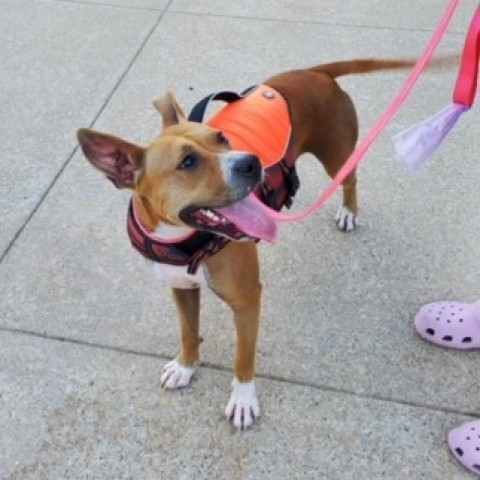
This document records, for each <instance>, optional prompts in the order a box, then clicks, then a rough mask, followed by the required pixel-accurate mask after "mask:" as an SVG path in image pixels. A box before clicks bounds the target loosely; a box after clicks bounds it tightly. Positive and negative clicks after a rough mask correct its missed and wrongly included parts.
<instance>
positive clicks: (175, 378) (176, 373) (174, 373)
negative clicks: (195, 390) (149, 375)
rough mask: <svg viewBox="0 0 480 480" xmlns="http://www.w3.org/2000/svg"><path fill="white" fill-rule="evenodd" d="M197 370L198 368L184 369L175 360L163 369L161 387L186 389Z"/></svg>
mask: <svg viewBox="0 0 480 480" xmlns="http://www.w3.org/2000/svg"><path fill="white" fill-rule="evenodd" d="M196 370H197V367H196V366H193V367H183V366H182V365H180V364H179V363H178V360H177V359H176V358H175V359H173V360H172V361H170V362H168V363H167V364H166V365H165V366H164V367H163V372H162V376H161V377H160V385H161V386H162V387H163V388H169V389H175V388H185V387H186V386H187V385H188V384H189V383H190V381H191V379H192V377H193V374H194V373H195V371H196Z"/></svg>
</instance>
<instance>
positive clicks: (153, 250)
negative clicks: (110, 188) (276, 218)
mask: <svg viewBox="0 0 480 480" xmlns="http://www.w3.org/2000/svg"><path fill="white" fill-rule="evenodd" d="M412 64H413V62H410V61H389V60H355V61H348V62H337V63H332V64H327V65H320V66H317V67H313V68H309V69H305V70H294V71H289V72H286V73H282V74H280V75H277V76H274V77H272V78H270V79H269V80H267V81H266V82H265V86H264V88H266V91H263V92H262V95H263V97H264V99H266V100H270V99H273V98H274V97H278V96H280V97H281V99H282V101H284V102H285V105H286V106H287V107H286V108H287V109H288V115H289V120H290V123H291V132H290V135H289V138H288V141H287V143H286V150H285V152H283V153H284V159H286V163H285V165H287V167H288V166H290V167H292V168H290V167H288V168H287V169H282V174H284V175H283V177H282V178H283V180H285V181H286V182H288V181H290V182H291V180H292V170H293V167H294V164H295V160H296V159H297V158H298V157H299V156H300V155H302V154H303V153H305V152H309V153H312V154H313V155H315V156H316V157H317V158H318V159H319V160H320V161H321V162H322V163H323V165H324V167H325V169H326V171H327V173H328V174H329V175H330V176H331V177H333V176H335V174H336V173H337V172H338V171H339V169H340V168H341V167H342V165H343V164H344V162H345V160H346V159H347V158H348V157H349V156H350V154H351V153H352V151H353V150H354V147H355V143H356V141H357V134H358V127H357V117H356V114H355V109H354V106H353V103H352V101H351V100H350V97H349V96H348V95H347V94H346V93H345V92H344V91H343V90H342V89H341V88H340V87H339V86H338V84H337V83H336V81H335V78H336V77H338V76H341V75H346V74H352V73H365V72H370V71H374V70H385V69H397V68H405V67H409V66H412ZM252 95H254V93H252ZM252 98H253V97H252ZM260 101H261V99H260ZM154 103H155V106H156V108H157V110H158V111H159V112H160V114H161V116H162V119H163V130H162V132H161V133H160V135H159V136H158V137H157V138H155V139H154V140H153V141H152V142H151V143H150V144H149V145H148V146H147V147H145V148H144V147H140V146H137V145H134V144H132V143H129V142H127V141H125V140H122V139H120V138H117V137H114V136H112V135H108V134H105V133H101V132H97V131H94V130H89V129H80V130H79V131H78V140H79V142H80V144H81V147H82V149H83V152H84V154H85V156H86V157H87V159H88V160H89V161H90V162H91V163H92V164H93V166H95V167H96V168H98V169H100V170H101V171H103V172H104V173H105V174H106V175H107V177H108V178H109V179H110V180H112V181H113V182H114V183H115V185H116V186H117V187H119V188H123V187H127V188H130V189H132V193H133V194H132V203H131V207H130V214H129V233H130V238H131V240H132V244H133V245H134V246H135V247H136V248H137V249H138V250H140V252H141V253H143V254H144V255H146V256H147V257H149V258H151V259H154V260H156V261H157V263H156V267H157V269H158V270H159V271H160V274H161V275H162V276H163V277H166V278H167V280H168V281H169V283H170V285H171V286H172V288H173V296H174V298H175V302H176V306H177V309H178V313H179V317H180V325H181V335H182V348H181V350H180V353H179V354H178V356H177V357H176V359H174V360H172V361H171V362H169V363H168V364H167V365H166V366H165V367H164V370H163V374H162V377H161V384H162V386H163V387H165V388H180V387H185V386H187V385H188V384H189V382H190V380H191V378H192V376H193V374H194V372H195V369H196V365H197V363H198V361H199V352H198V350H199V344H200V342H201V338H200V337H199V334H198V329H199V304H200V292H199V288H197V287H199V286H200V285H206V286H208V287H209V288H211V289H212V290H213V291H214V292H215V293H216V294H217V295H218V296H219V297H220V298H221V299H222V300H224V301H225V302H226V303H227V304H228V305H229V306H230V307H231V308H232V310H233V313H234V319H235V327H236V330H237V352H236V362H235V370H234V374H235V375H234V379H233V384H232V393H231V397H230V400H229V402H228V405H227V408H226V412H225V413H226V415H227V417H228V418H229V419H232V420H233V423H234V425H235V426H237V427H239V428H247V427H249V426H250V425H251V424H252V423H253V421H254V420H255V418H256V417H258V416H259V413H260V411H259V405H258V400H257V395H256V391H255V384H254V376H255V350H256V344H257V336H258V325H259V314H260V295H261V285H260V281H259V267H258V259H257V249H256V243H255V242H253V241H247V242H245V241H228V240H227V239H226V237H228V238H230V239H234V240H245V239H247V240H248V239H249V238H250V239H251V237H263V238H268V237H269V235H270V234H269V233H268V232H267V231H265V232H264V234H265V235H262V233H260V234H258V235H255V234H253V235H252V234H251V233H245V230H241V229H240V228H238V224H236V223H235V222H233V223H232V221H231V220H230V217H229V215H227V213H228V210H229V206H231V205H233V206H234V208H237V207H236V206H237V205H241V204H242V202H241V201H242V199H244V198H246V197H247V196H248V195H249V194H250V192H252V191H253V190H255V189H257V190H256V191H257V194H258V195H259V196H260V198H262V199H263V200H264V201H266V200H265V199H266V195H267V194H268V193H269V192H268V191H267V192H264V191H259V190H258V188H259V187H258V185H259V184H262V185H263V184H265V183H266V182H267V181H268V179H269V178H270V177H271V178H273V177H274V173H275V172H274V171H273V170H272V172H271V175H269V168H267V169H266V176H265V177H264V173H263V170H264V169H263V168H262V164H261V163H260V160H262V158H260V159H259V157H261V155H259V154H258V153H257V152H252V151H238V148H235V147H234V146H233V147H232V144H231V143H230V142H231V139H230V138H229V135H228V133H225V132H223V133H222V132H221V131H219V130H218V128H215V127H213V126H211V125H206V124H203V123H194V122H190V121H187V120H186V117H185V114H184V113H183V111H182V109H181V108H180V106H179V105H178V103H177V101H176V100H175V97H174V95H173V94H172V93H167V94H166V96H165V97H163V98H162V99H161V100H157V101H156V102H154ZM272 105H273V103H272ZM226 108H227V107H226ZM281 108H283V107H281ZM239 120H241V119H239ZM276 121H277V119H276V118H274V119H273V121H272V123H271V125H274V124H275V122H276ZM282 121H283V120H282ZM267 122H268V120H267ZM214 123H215V122H214ZM224 133H225V135H224ZM256 133H257V132H255V134H256ZM226 137H227V138H228V139H227V138H226ZM232 143H233V142H232ZM272 168H273V167H272ZM293 173H294V171H293ZM290 186H291V185H290ZM284 190H285V189H284ZM287 190H288V189H287ZM294 190H295V189H294V188H293V191H292V189H290V190H288V191H287V194H286V196H285V195H283V197H282V199H281V200H280V203H278V202H277V204H275V202H273V203H270V202H266V203H270V205H271V206H273V207H274V208H280V207H281V206H282V205H284V204H287V203H288V201H289V200H290V199H291V198H290V197H291V196H293V194H294V193H295V192H294ZM283 193H285V191H284V192H283ZM248 205H250V206H252V205H251V204H248ZM225 207H227V208H225ZM247 208H249V207H247ZM252 212H253V206H252ZM356 214H357V196H356V175H355V172H352V173H351V174H350V175H349V176H348V177H347V178H346V180H345V182H344V184H343V204H342V206H341V208H340V210H339V213H338V214H337V217H336V221H337V225H338V226H339V228H340V229H342V230H345V231H348V230H352V229H353V228H354V227H355V218H356ZM248 215H249V214H248V212H247V216H248ZM255 215H257V213H255V214H254V213H252V214H251V217H252V218H257V217H255ZM257 220H258V222H260V224H262V222H264V223H265V224H264V225H263V226H261V227H260V230H258V229H257V230H255V229H254V230H255V232H258V231H261V230H262V229H263V230H268V229H271V228H274V227H272V225H271V223H269V222H268V220H267V219H265V216H264V213H262V212H260V213H258V218H257ZM265 225H266V226H265ZM245 228H247V226H246V227H245ZM270 236H271V235H270ZM195 243H197V244H198V245H197V247H195V245H194V244H195ZM192 249H193V250H192ZM197 250H198V251H199V252H200V253H198V251H197ZM187 267H188V270H187Z"/></svg>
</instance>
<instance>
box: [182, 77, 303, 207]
mask: <svg viewBox="0 0 480 480" xmlns="http://www.w3.org/2000/svg"><path fill="white" fill-rule="evenodd" d="M212 100H223V101H225V102H227V103H228V104H227V105H226V106H224V107H223V108H222V109H221V110H220V111H219V112H217V113H216V114H215V115H213V116H212V118H210V119H209V120H208V121H207V122H206V123H207V125H210V126H211V127H213V128H216V129H218V130H220V131H221V132H222V133H223V134H224V135H225V136H226V137H227V138H228V141H229V142H230V145H231V146H232V148H233V149H234V150H238V151H241V152H250V153H253V154H255V155H256V156H257V157H258V158H259V159H260V162H261V163H262V166H263V168H264V169H265V180H264V182H263V183H262V184H261V185H260V186H259V187H258V189H257V192H256V193H257V195H258V197H259V198H260V200H262V202H263V203H265V204H266V205H268V206H269V207H270V208H273V209H274V210H280V209H281V208H282V207H283V206H286V207H287V208H288V207H290V206H291V204H292V200H293V197H294V195H295V193H296V191H297V189H298V186H299V181H298V177H297V175H296V172H295V160H296V159H295V158H292V155H290V154H289V146H290V138H291V133H292V126H291V121H290V112H289V108H288V103H287V101H286V100H285V98H284V97H283V96H282V95H281V94H280V93H279V92H277V91H276V90H275V89H273V88H272V87H269V86H268V85H259V86H257V87H251V88H249V89H247V90H246V91H245V92H243V93H242V94H241V95H238V94H236V93H233V92H220V93H215V94H212V95H209V96H208V97H205V98H204V99H203V100H201V101H200V102H199V103H197V105H195V107H193V109H192V112H191V113H190V115H189V117H188V119H189V120H190V121H195V122H201V121H203V116H204V113H205V110H206V108H207V106H208V104H209V103H210V101H212Z"/></svg>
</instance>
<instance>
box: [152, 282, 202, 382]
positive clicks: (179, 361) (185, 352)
mask: <svg viewBox="0 0 480 480" xmlns="http://www.w3.org/2000/svg"><path fill="white" fill-rule="evenodd" d="M172 291H173V297H174V299H175V304H176V306H177V310H178V314H179V317H180V327H181V330H182V350H181V351H180V353H179V354H178V356H177V358H175V359H174V360H172V361H171V362H168V363H167V364H166V365H165V366H164V367H163V372H162V376H161V378H160V383H161V385H162V387H164V388H183V387H186V386H187V385H188V384H189V383H190V381H191V379H192V377H193V374H194V373H195V370H196V368H197V363H198V359H199V355H198V347H199V345H200V343H201V341H202V339H201V338H200V337H199V336H198V327H199V313H200V289H199V288H192V289H181V288H173V289H172Z"/></svg>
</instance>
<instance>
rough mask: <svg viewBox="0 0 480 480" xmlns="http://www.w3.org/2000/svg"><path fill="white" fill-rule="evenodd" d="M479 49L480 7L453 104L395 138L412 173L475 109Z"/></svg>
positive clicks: (400, 156)
mask: <svg viewBox="0 0 480 480" xmlns="http://www.w3.org/2000/svg"><path fill="white" fill-rule="evenodd" d="M479 49H480V6H479V7H477V10H476V12H475V14H474V16H473V19H472V21H471V23H470V28H469V30H468V33H467V37H466V40H465V45H464V48H463V55H462V62H461V65H460V69H459V72H458V76H457V82H456V85H455V90H454V93H453V104H452V105H449V106H447V107H445V108H444V109H443V110H441V111H440V112H438V113H437V114H436V115H434V116H432V117H430V118H429V119H427V120H424V121H423V122H420V123H417V124H416V125H413V126H411V127H410V128H408V129H407V130H404V131H403V132H400V133H398V134H397V135H395V136H394V137H393V143H394V147H395V153H396V157H397V159H398V160H399V161H400V162H401V163H402V164H403V165H404V166H405V167H406V168H407V169H408V170H418V169H419V168H420V167H421V166H422V165H423V164H424V163H425V162H426V161H427V160H428V159H429V158H430V157H431V156H432V155H433V153H434V152H435V151H436V150H437V149H438V148H439V147H440V145H441V144H442V142H443V140H444V139H445V138H446V137H447V135H448V133H449V132H450V130H451V129H452V128H453V127H454V126H455V124H456V123H457V122H458V119H459V118H460V117H461V116H462V114H463V113H464V112H465V111H467V110H469V109H470V107H471V106H472V104H473V101H474V99H475V93H476V89H477V77H478V62H479V54H480V52H479Z"/></svg>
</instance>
